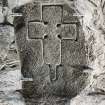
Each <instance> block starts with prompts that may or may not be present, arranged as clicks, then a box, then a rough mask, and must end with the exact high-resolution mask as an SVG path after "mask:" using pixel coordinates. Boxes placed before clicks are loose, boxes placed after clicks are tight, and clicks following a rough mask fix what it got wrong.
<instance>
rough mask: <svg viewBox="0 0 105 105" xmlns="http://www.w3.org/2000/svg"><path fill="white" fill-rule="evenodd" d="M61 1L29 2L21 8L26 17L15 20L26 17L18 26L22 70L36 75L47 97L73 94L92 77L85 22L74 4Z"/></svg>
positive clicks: (37, 84)
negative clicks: (89, 74) (69, 4)
mask: <svg viewBox="0 0 105 105" xmlns="http://www.w3.org/2000/svg"><path fill="white" fill-rule="evenodd" d="M55 2H56V3H57V2H58V1H55ZM52 3H53V1H52ZM60 3H61V4H57V5H56V4H49V3H45V4H43V3H41V2H39V3H38V2H34V3H30V4H26V5H25V6H22V7H21V8H20V10H19V11H20V12H21V13H22V14H23V17H21V18H15V22H14V24H15V23H16V21H19V20H21V19H23V21H21V22H20V23H19V24H16V26H15V30H16V40H17V44H18V47H19V53H20V58H21V62H22V69H21V70H22V74H23V76H25V77H27V78H28V77H33V83H34V86H35V91H36V93H37V95H38V96H40V97H43V98H44V96H45V97H46V96H47V95H49V97H50V96H52V95H53V96H54V97H62V96H63V97H68V98H72V97H74V96H75V95H76V94H78V93H79V92H80V91H81V90H82V89H83V88H84V87H85V86H86V82H87V78H88V74H87V73H84V70H85V68H84V67H87V68H88V64H87V58H86V51H85V37H84V34H83V32H82V26H81V25H80V23H79V20H78V19H77V17H76V16H73V14H75V11H74V10H73V8H70V7H69V6H66V5H65V3H64V2H60ZM66 7H67V8H66ZM39 8H40V9H39ZM35 11H37V12H35ZM33 12H35V13H37V14H34V13H33ZM71 12H72V14H71ZM70 16H71V17H72V18H70V19H69V17H70ZM20 24H22V25H21V28H20V27H19V25H20ZM39 40H40V42H41V44H40V43H39V42H38V41H39ZM36 42H38V43H36ZM40 49H41V50H40ZM40 61H42V62H43V63H42V62H40ZM39 62H40V63H39ZM88 69H89V68H88ZM23 91H24V92H25V90H24V89H23ZM35 96H36V95H35ZM26 100H27V99H26Z"/></svg>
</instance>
